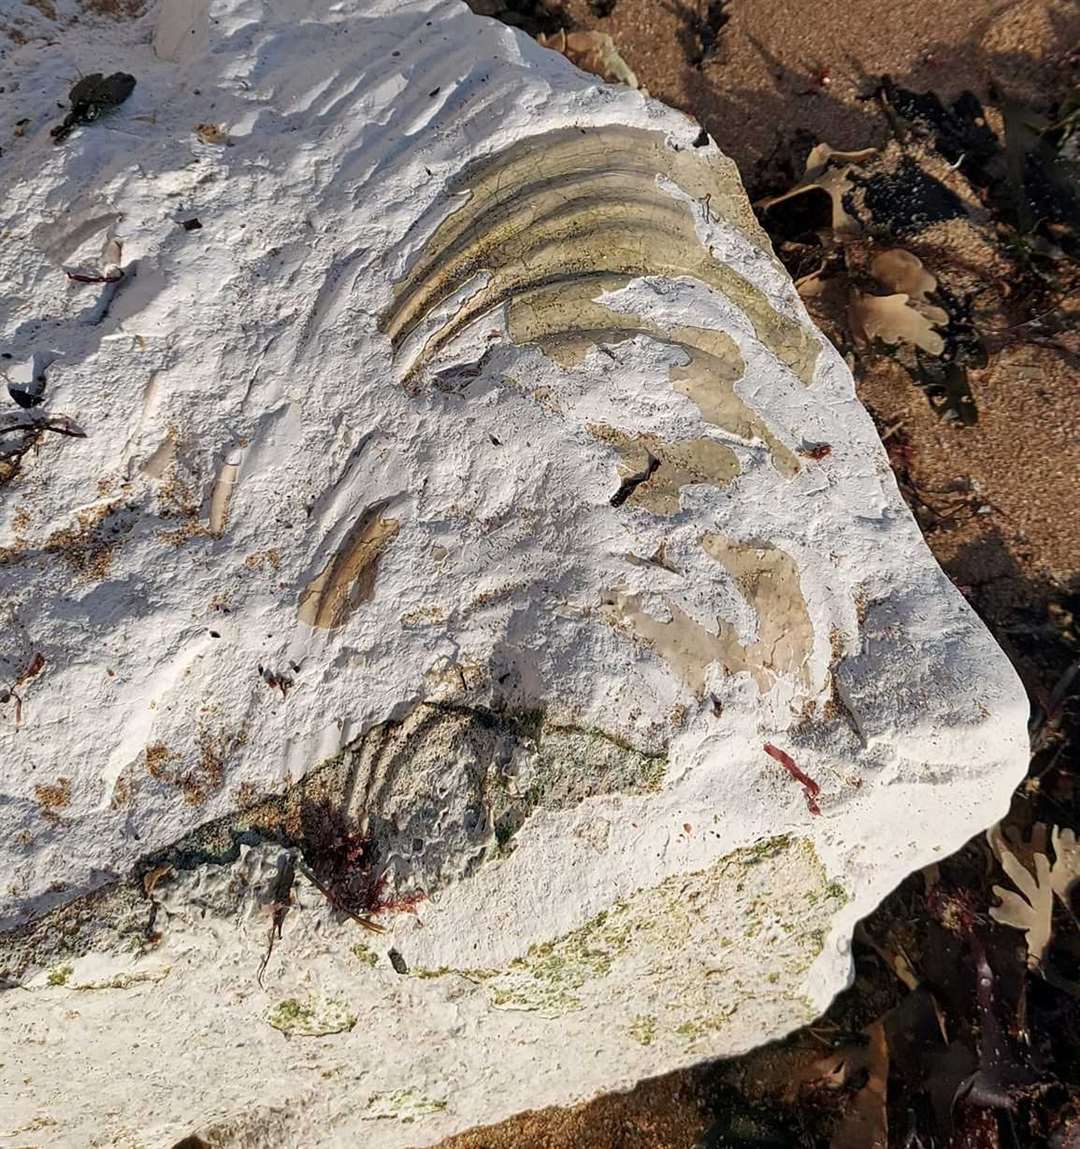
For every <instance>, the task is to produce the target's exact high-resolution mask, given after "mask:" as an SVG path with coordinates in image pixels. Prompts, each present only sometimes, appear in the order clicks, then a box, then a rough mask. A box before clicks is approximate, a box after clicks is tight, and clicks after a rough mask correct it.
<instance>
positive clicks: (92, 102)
mask: <svg viewBox="0 0 1080 1149" xmlns="http://www.w3.org/2000/svg"><path fill="white" fill-rule="evenodd" d="M134 90H135V77H134V76H132V75H130V74H129V73H127V72H113V74H112V75H111V76H103V75H102V74H101V73H100V72H93V73H91V74H90V75H89V76H83V78H82V79H81V80H79V81H78V82H77V83H76V84H74V85H73V86H72V88H71V91H70V92H69V93H68V103H69V104H70V105H71V111H70V112H68V114H67V115H66V116H65V117H64V119H63V122H62V123H59V124H57V125H56V127H55V128H53V130H52V131H51V132H50V133H49V134H50V135H51V136H52V138H53V142H54V143H57V144H60V143H63V142H64V140H66V139H67V138H68V136H70V135H71V133H72V132H73V131H74V130H75V129H76V128H77V127H79V126H80V125H82V124H92V123H93V122H94V121H95V120H99V119H101V117H102V116H104V115H105V114H106V113H107V112H111V111H112V110H113V109H114V108H118V107H119V106H120V105H121V104H122V103H123V102H124V101H125V100H126V99H127V98H128V96H130V95H131V93H132V92H133V91H134Z"/></svg>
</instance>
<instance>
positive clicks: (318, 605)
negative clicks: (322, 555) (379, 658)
mask: <svg viewBox="0 0 1080 1149" xmlns="http://www.w3.org/2000/svg"><path fill="white" fill-rule="evenodd" d="M385 506H386V504H385V503H378V504H376V505H375V506H373V507H369V508H368V510H366V511H365V512H364V513H363V514H362V515H361V516H360V518H359V519H358V520H357V521H356V523H354V524H353V526H352V527H351V528H350V530H349V532H348V533H347V534H346V535H345V538H344V539H343V540H342V542H341V545H340V546H339V547H338V549H337V551H336V552H335V554H334V555H333V557H332V558H331V559H330V560H329V561H328V562H327V563H326V565H325V566H324V567H323V569H322V570H321V571H320V572H319V573H318V574H317V575H316V576H315V578H313V579H312V580H311V582H309V583H308V585H307V586H306V587H305V588H304V591H303V593H302V594H301V595H300V605H299V609H298V610H297V618H298V619H299V621H300V622H303V623H307V625H308V626H311V627H315V628H316V629H318V630H332V629H333V628H334V627H338V626H341V625H342V623H344V622H345V621H346V620H347V619H348V617H349V615H350V614H351V613H352V612H353V610H354V609H355V608H356V607H357V606H359V604H360V603H362V602H367V601H368V600H369V599H370V598H371V596H372V595H373V594H374V593H375V576H376V573H377V571H378V562H379V555H381V554H382V552H383V551H384V550H385V549H386V547H387V545H388V544H389V543H390V542H391V541H392V540H393V539H394V537H395V536H396V535H397V533H398V526H399V524H398V521H397V519H384V518H383V517H382V514H381V512H382V511H383V510H384V509H385Z"/></svg>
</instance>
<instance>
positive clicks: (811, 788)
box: [765, 742, 821, 814]
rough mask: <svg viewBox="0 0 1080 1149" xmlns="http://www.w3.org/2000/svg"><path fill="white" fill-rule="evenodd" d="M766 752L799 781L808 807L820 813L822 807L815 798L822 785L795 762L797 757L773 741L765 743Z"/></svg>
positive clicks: (814, 812)
mask: <svg viewBox="0 0 1080 1149" xmlns="http://www.w3.org/2000/svg"><path fill="white" fill-rule="evenodd" d="M765 753H766V754H768V756H769V757H770V758H775V759H776V761H777V762H779V763H780V765H781V766H783V768H784V769H785V770H786V771H787V772H788V773H789V774H790V775H791V776H792V778H794V779H795V781H796V782H798V783H799V785H800V786H802V788H803V793H804V794H805V795H806V808H807V809H808V810H809V811H810V813H811V814H820V813H821V807H820V806H819V805H818V804H817V802H816V801H815V799H816V798H817V796H818V794H820V793H821V787H820V786H819V785H818V784H817V783H816V782H815V781H814V779H813V778H811V777H810V775H809V774H804V773H803V771H802V770H800V769H799V767H798V766H797V765H796V764H795V759H794V758H792V757H791V755H790V754H785V753H784V751H783V750H781V749H780V748H779V747H778V746H774V745H773V744H772V743H771V742H766V743H765Z"/></svg>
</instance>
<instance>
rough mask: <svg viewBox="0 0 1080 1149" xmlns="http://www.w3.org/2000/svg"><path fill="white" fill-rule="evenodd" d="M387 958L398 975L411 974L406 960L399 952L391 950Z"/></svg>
mask: <svg viewBox="0 0 1080 1149" xmlns="http://www.w3.org/2000/svg"><path fill="white" fill-rule="evenodd" d="M386 956H387V957H388V958H389V959H390V964H391V965H392V966H393V967H394V969H395V970H396V971H397V972H398V973H408V972H409V967H408V966H407V965H406V964H405V959H404V958H403V957H402V956H401V954H399V953H398V951H397V950H389V951H388V952H387V955H386Z"/></svg>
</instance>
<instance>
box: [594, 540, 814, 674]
mask: <svg viewBox="0 0 1080 1149" xmlns="http://www.w3.org/2000/svg"><path fill="white" fill-rule="evenodd" d="M701 547H702V549H703V550H704V551H705V553H706V554H707V555H708V556H709V557H710V558H711V559H714V560H715V561H716V562H718V563H719V564H720V565H721V566H722V567H724V568H725V569H726V570H727V571H728V572H729V573H730V574H731V575H732V576H733V577H734V579H735V583H736V585H737V586H738V588H739V590H740V592H741V593H742V595H743V596H744V597H745V599H746V601H747V602H748V603H749V604H750V605H751V606H752V607H753V608H754V611H755V613H756V614H757V633H756V635H755V637H754V639H753V641H752V642H750V643H747V644H743V643H742V642H740V640H739V634H738V631H737V630H736V629H735V627H734V626H733V625H732V624H731V623H730V622H724V621H723V620H721V621H720V623H719V626H718V629H717V632H716V633H715V634H714V633H713V632H712V631H710V630H708V629H706V628H705V627H704V626H702V625H701V624H700V623H698V622H695V621H694V619H693V618H691V617H690V615H688V614H687V613H686V612H685V611H683V610H680V609H679V607H677V606H676V605H675V604H674V603H668V604H667V608H668V610H669V612H670V614H671V618H670V621H663V620H661V619H658V618H654V617H653V616H652V615H651V614H649V613H648V612H647V611H646V610H645V609H644V606H643V603H642V600H641V597H640V596H639V595H633V594H625V593H623V592H621V591H615V592H613V593H612V594H611V595H610V596H609V598H608V602H607V604H606V610H607V611H608V613H609V617H611V619H612V621H613V622H623V623H627V624H629V626H630V628H631V629H632V630H633V632H634V633H635V634H636V635H637V636H638V637H639V638H641V639H642V640H643V641H644V642H646V643H647V644H648V645H649V646H651V647H652V648H653V650H655V651H656V653H657V654H658V655H659V656H660V657H661V658H662V659H664V661H665V662H667V663H668V664H669V665H670V666H671V668H672V670H673V671H674V672H675V673H676V674H677V675H678V676H679V677H680V678H681V679H682V680H683V681H684V682H685V683H686V684H687V685H688V686H689V687H690V688H691V689H692V690H693V691H694V692H695V693H696V694H699V695H700V694H702V693H704V690H705V673H706V671H707V670H708V668H709V666H710V665H712V663H714V662H718V663H720V665H721V666H723V668H724V669H725V671H727V672H728V673H729V674H734V673H737V672H738V671H743V670H745V671H748V672H749V673H750V675H751V676H752V677H753V679H754V682H755V683H756V685H757V687H758V690H760V691H762V692H764V691H767V690H768V689H769V687H770V686H771V684H772V681H773V679H774V678H775V677H777V676H778V675H786V674H789V675H797V676H798V677H799V679H800V681H801V682H802V683H803V684H804V685H808V683H809V673H808V667H809V660H810V654H811V652H812V650H813V645H814V627H813V623H812V622H811V621H810V615H809V613H808V612H807V609H806V600H805V599H804V598H803V593H802V589H801V587H800V585H799V568H798V565H797V564H796V562H795V560H794V559H793V558H792V557H791V556H790V555H789V554H786V553H785V552H784V551H782V550H780V549H779V548H778V547H774V546H770V545H767V544H765V543H737V542H734V541H732V540H731V539H726V538H724V537H723V536H722V535H717V534H706V535H703V536H702V538H701Z"/></svg>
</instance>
